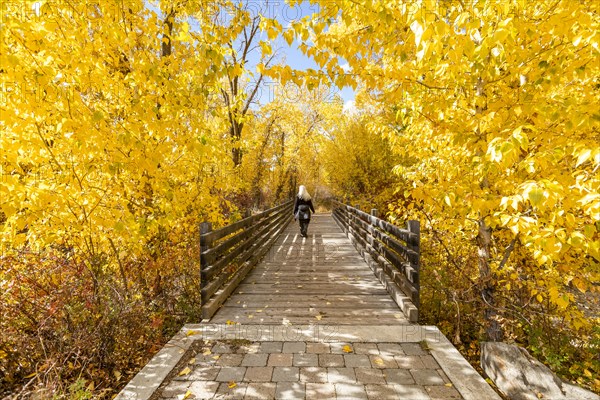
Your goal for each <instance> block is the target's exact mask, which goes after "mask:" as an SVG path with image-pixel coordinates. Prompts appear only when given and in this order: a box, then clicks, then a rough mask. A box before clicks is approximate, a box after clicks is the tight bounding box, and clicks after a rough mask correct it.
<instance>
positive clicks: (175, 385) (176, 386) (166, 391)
mask: <svg viewBox="0 0 600 400" xmlns="http://www.w3.org/2000/svg"><path fill="white" fill-rule="evenodd" d="M188 387H190V382H181V381H172V382H171V383H169V384H168V385H167V386H165V387H164V388H163V390H162V392H161V396H163V397H175V396H177V395H179V394H185V392H186V391H187V389H188Z"/></svg>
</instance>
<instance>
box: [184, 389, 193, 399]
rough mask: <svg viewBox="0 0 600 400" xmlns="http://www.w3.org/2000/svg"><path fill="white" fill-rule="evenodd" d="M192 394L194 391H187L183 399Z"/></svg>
mask: <svg viewBox="0 0 600 400" xmlns="http://www.w3.org/2000/svg"><path fill="white" fill-rule="evenodd" d="M191 395H192V391H191V390H188V391H187V392H185V394H184V395H183V400H186V399H188V398H189V397H190V396H191Z"/></svg>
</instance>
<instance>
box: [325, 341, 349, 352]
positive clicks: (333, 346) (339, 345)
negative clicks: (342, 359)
mask: <svg viewBox="0 0 600 400" xmlns="http://www.w3.org/2000/svg"><path fill="white" fill-rule="evenodd" d="M346 346H349V347H350V348H351V349H352V352H354V348H353V347H352V343H344V342H334V343H329V348H330V350H331V353H332V354H348V352H346V351H344V347H346ZM346 349H347V348H346Z"/></svg>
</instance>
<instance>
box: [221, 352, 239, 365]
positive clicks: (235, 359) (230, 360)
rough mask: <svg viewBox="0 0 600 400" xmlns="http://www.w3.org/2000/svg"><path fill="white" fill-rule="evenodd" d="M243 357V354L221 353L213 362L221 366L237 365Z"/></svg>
mask: <svg viewBox="0 0 600 400" xmlns="http://www.w3.org/2000/svg"><path fill="white" fill-rule="evenodd" d="M243 358H244V355H243V354H233V353H229V354H222V355H221V357H219V358H218V359H217V360H216V363H215V364H216V365H219V366H221V367H239V366H240V364H241V363H242V359H243Z"/></svg>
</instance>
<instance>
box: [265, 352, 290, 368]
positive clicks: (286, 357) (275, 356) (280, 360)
mask: <svg viewBox="0 0 600 400" xmlns="http://www.w3.org/2000/svg"><path fill="white" fill-rule="evenodd" d="M293 357H294V355H293V354H289V353H288V354H285V353H271V354H269V361H268V362H267V365H269V366H272V367H291V366H292V361H293Z"/></svg>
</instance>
